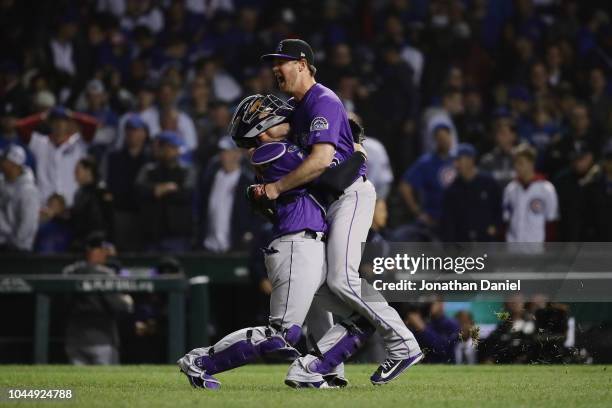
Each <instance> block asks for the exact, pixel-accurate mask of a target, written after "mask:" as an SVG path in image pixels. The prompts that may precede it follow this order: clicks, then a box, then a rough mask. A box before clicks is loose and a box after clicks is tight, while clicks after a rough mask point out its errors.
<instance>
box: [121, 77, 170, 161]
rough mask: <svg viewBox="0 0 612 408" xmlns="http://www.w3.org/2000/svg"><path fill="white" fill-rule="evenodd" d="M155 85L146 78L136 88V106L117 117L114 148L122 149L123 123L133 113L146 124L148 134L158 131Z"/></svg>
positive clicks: (123, 138)
mask: <svg viewBox="0 0 612 408" xmlns="http://www.w3.org/2000/svg"><path fill="white" fill-rule="evenodd" d="M156 91H157V85H156V83H155V82H154V81H152V80H146V81H144V82H143V83H141V84H140V85H139V86H138V87H137V89H136V106H135V107H134V109H133V110H131V111H130V112H128V113H126V114H124V115H123V116H121V118H120V119H119V129H118V135H117V139H116V140H115V148H117V149H119V150H120V149H123V145H124V144H125V129H126V127H125V124H126V122H127V121H128V120H129V119H130V118H132V117H133V116H134V115H137V116H138V117H139V118H140V119H141V120H142V121H143V122H144V123H146V125H147V129H148V131H149V135H156V134H158V133H159V132H160V128H159V115H158V114H157V109H156V108H155V92H156Z"/></svg>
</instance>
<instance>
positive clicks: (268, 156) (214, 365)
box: [178, 95, 373, 389]
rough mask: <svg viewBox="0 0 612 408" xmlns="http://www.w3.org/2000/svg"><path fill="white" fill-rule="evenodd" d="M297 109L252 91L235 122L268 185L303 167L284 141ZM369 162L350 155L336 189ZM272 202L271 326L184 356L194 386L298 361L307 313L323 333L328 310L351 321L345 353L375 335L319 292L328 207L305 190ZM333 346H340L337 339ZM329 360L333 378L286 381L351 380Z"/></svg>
mask: <svg viewBox="0 0 612 408" xmlns="http://www.w3.org/2000/svg"><path fill="white" fill-rule="evenodd" d="M291 110H292V108H291V107H290V106H288V105H286V104H284V103H283V102H282V101H280V100H279V99H278V98H276V97H274V96H271V95H268V96H266V97H264V96H262V95H253V96H251V97H248V98H246V99H245V100H243V101H242V102H241V103H240V105H239V106H238V108H237V110H236V113H235V114H234V118H233V119H232V125H231V134H232V137H233V138H234V140H236V141H237V143H238V145H239V146H241V147H248V148H255V147H257V148H256V149H254V150H253V151H252V155H251V164H252V165H253V166H254V167H255V169H256V173H257V174H258V177H259V178H260V180H261V181H263V182H268V183H269V182H274V181H276V180H278V179H279V178H281V177H282V176H284V175H285V174H287V173H288V172H290V171H292V170H294V169H295V168H297V167H298V166H299V165H300V164H301V163H302V161H303V159H304V157H305V155H304V153H303V152H302V151H301V149H299V148H298V147H297V146H295V145H293V144H291V143H289V142H287V141H285V140H284V138H285V136H286V135H287V133H288V131H289V124H288V123H287V122H288V119H287V116H288V114H289V113H290V112H291ZM359 156H361V158H360V157H359ZM364 161H365V157H364V156H363V155H360V154H355V155H353V156H352V158H351V159H350V161H349V160H347V164H348V165H350V166H351V167H352V169H350V170H349V173H347V174H348V178H347V176H344V175H343V173H342V171H344V170H343V169H342V167H344V168H347V166H338V168H339V169H340V170H341V172H338V171H333V172H330V173H331V174H332V177H331V179H333V180H334V182H336V183H337V182H338V180H341V179H343V178H345V179H347V180H348V181H345V182H344V184H340V185H335V186H332V193H333V192H334V191H335V190H337V189H342V188H344V187H346V185H348V184H350V183H351V182H352V180H353V179H354V175H355V174H356V172H357V171H358V170H359V168H360V167H361V165H362V164H363V162H364ZM334 170H336V169H334ZM350 171H352V174H351V173H350ZM323 183H325V180H323ZM331 184H332V185H333V183H331ZM257 188H259V187H258V186H257V185H256V186H252V188H250V190H249V191H248V192H247V195H249V196H253V195H254V194H255V192H254V190H255V189H257ZM268 204H272V203H271V202H262V201H257V202H256V205H257V210H258V211H259V212H261V213H262V214H264V215H266V216H268V217H270V218H271V221H272V222H273V226H274V239H273V241H272V242H271V243H270V244H269V245H268V247H267V248H264V253H265V264H266V269H267V272H268V276H269V278H270V281H271V282H272V286H273V289H272V294H271V297H270V324H269V325H268V326H260V327H252V328H246V329H242V330H239V331H236V332H234V333H231V334H229V335H228V336H226V337H224V338H223V339H221V340H220V341H219V342H217V343H216V344H215V345H213V346H212V347H206V348H197V349H194V350H192V351H190V352H189V353H187V354H186V355H185V356H184V357H182V358H181V359H179V361H178V365H179V367H180V369H181V371H182V372H183V373H184V374H185V375H187V377H188V379H189V381H190V383H191V385H192V386H194V387H200V388H210V389H216V388H219V386H220V383H219V381H218V380H217V379H216V378H214V377H213V375H214V374H216V373H219V372H222V371H226V370H229V369H232V368H235V367H239V366H242V365H245V364H248V363H249V362H251V361H253V360H255V359H257V358H258V357H270V356H282V357H286V358H297V357H298V356H299V355H300V354H299V352H298V351H297V350H296V349H295V348H294V346H295V345H296V344H297V342H298V341H299V339H300V337H301V335H302V328H301V326H302V325H303V323H304V320H305V319H306V317H307V314H308V316H309V321H311V320H313V321H314V324H315V325H318V326H319V327H320V329H319V330H318V331H319V332H321V333H323V332H325V331H326V330H327V329H329V328H331V327H332V319H331V314H330V313H329V312H327V310H328V309H329V310H333V311H334V313H336V314H337V315H339V316H342V317H346V318H347V319H346V320H345V321H343V325H342V326H339V327H336V328H335V332H336V333H341V335H342V336H341V337H342V339H343V342H342V344H341V345H340V348H341V350H340V351H341V352H342V355H345V354H349V355H350V354H353V353H354V352H355V351H356V350H357V349H358V348H359V346H360V345H361V344H362V343H363V341H364V340H365V338H366V337H367V336H369V335H370V334H371V333H372V332H373V328H371V326H370V325H369V324H368V323H367V321H365V320H364V319H361V318H360V317H359V316H357V315H354V314H353V316H351V314H352V311H351V310H350V308H348V307H347V306H346V305H342V304H341V302H339V301H338V300H337V299H336V300H334V299H332V298H334V296H333V295H332V294H331V292H329V291H324V290H320V289H321V286H322V285H324V283H325V276H326V259H325V244H324V242H323V237H324V236H325V233H326V232H327V224H326V222H325V215H324V214H325V210H324V208H323V206H322V205H321V204H319V202H318V201H317V199H315V198H314V196H312V195H311V194H310V193H309V191H308V190H307V189H306V188H305V187H297V188H294V189H291V190H288V191H286V192H285V193H283V194H282V195H281V196H280V197H278V198H277V200H276V201H275V203H274V206H272V205H268ZM317 291H319V293H318V294H317V299H320V300H318V302H323V301H325V303H321V305H320V306H318V307H317V306H313V307H312V310H310V309H311V305H312V303H313V298H314V297H315V293H316V292H317ZM309 310H310V312H309ZM311 330H312V327H311ZM332 330H334V329H332ZM349 331H350V333H349ZM319 337H320V336H319ZM328 343H330V345H331V346H332V347H333V346H336V344H335V343H334V342H333V341H332V342H329V341H328ZM321 346H322V347H324V345H323V344H321ZM336 348H338V346H336ZM324 349H325V350H327V348H324ZM327 361H328V363H327V364H328V365H332V364H333V366H330V367H327V369H326V373H325V374H326V376H325V377H323V376H319V378H318V381H316V382H315V381H309V382H308V383H304V384H302V383H300V382H299V381H297V382H291V381H289V380H287V383H288V384H289V385H291V386H294V387H302V386H303V387H316V388H328V387H330V386H344V385H346V380H344V378H343V365H342V359H339V358H334V359H327Z"/></svg>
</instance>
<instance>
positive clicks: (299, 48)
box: [261, 38, 314, 65]
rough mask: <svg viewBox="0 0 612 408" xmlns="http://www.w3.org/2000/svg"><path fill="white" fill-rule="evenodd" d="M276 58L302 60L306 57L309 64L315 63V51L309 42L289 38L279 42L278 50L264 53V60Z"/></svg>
mask: <svg viewBox="0 0 612 408" xmlns="http://www.w3.org/2000/svg"><path fill="white" fill-rule="evenodd" d="M274 58H284V59H289V60H300V59H302V58H304V59H305V60H306V62H308V64H309V65H314V52H313V51H312V48H311V47H310V45H308V43H307V42H306V41H304V40H299V39H297V38H287V39H285V40H282V41H281V42H279V43H278V46H277V47H276V51H275V52H274V53H272V54H266V55H262V57H261V59H262V61H271V60H273V59H274Z"/></svg>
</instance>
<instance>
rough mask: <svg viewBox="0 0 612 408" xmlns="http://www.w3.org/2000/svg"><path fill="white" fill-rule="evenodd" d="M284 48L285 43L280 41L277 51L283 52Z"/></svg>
mask: <svg viewBox="0 0 612 408" xmlns="http://www.w3.org/2000/svg"><path fill="white" fill-rule="evenodd" d="M282 50H283V43H282V42H279V43H278V47H277V48H276V52H281V51H282Z"/></svg>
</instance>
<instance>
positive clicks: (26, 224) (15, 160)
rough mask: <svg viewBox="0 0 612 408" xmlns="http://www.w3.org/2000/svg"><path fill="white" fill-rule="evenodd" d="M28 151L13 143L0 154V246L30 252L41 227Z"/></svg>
mask: <svg viewBox="0 0 612 408" xmlns="http://www.w3.org/2000/svg"><path fill="white" fill-rule="evenodd" d="M25 161H26V153H25V150H24V149H23V148H22V147H21V146H18V145H11V146H9V147H7V148H6V150H5V151H4V152H2V153H1V154H0V171H1V172H2V175H3V178H2V179H1V180H0V248H5V249H8V250H20V251H31V250H32V246H33V244H34V238H35V237H36V231H37V230H38V215H39V212H40V198H39V192H38V188H37V187H36V184H35V182H34V174H33V173H32V170H30V168H29V167H27V166H26V165H25Z"/></svg>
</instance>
